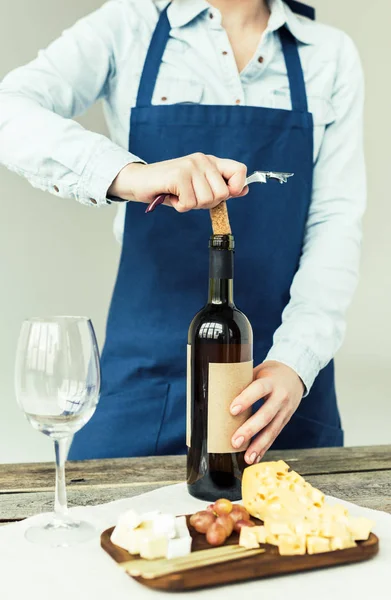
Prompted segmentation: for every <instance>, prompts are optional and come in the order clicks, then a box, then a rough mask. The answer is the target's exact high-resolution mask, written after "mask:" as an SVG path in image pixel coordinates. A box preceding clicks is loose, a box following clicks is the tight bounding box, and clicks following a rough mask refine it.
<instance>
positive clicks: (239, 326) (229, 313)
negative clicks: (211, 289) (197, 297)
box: [189, 304, 252, 344]
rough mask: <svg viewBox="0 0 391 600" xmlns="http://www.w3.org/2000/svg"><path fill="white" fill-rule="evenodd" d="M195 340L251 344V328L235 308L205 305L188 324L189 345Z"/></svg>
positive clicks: (240, 312)
mask: <svg viewBox="0 0 391 600" xmlns="http://www.w3.org/2000/svg"><path fill="white" fill-rule="evenodd" d="M195 340H199V341H205V342H208V341H214V342H216V341H218V342H220V343H242V344H252V328H251V324H250V321H249V320H248V318H247V317H246V315H245V314H244V313H243V312H242V311H241V310H239V309H238V308H237V307H236V306H229V305H216V304H207V305H206V306H205V307H204V308H203V309H202V310H200V311H199V312H198V313H197V314H196V316H195V317H194V319H193V321H192V322H191V324H190V328H189V344H191V343H193V342H194V341H195Z"/></svg>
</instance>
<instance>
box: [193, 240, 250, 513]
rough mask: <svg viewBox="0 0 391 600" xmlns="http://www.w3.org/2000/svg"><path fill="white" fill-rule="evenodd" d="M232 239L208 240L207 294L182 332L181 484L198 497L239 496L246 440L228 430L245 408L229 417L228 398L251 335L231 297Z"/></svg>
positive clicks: (241, 377)
mask: <svg viewBox="0 0 391 600" xmlns="http://www.w3.org/2000/svg"><path fill="white" fill-rule="evenodd" d="M234 246H235V242H234V238H233V236H232V235H212V237H211V238H210V242H209V255H210V262H209V299H208V303H207V304H206V306H205V307H204V308H203V309H202V310H201V311H200V312H199V313H198V314H197V315H196V316H195V317H194V319H193V321H192V323H191V325H190V328H189V336H188V365H187V435H186V438H187V440H186V441H187V446H188V457H187V485H188V490H189V493H190V494H191V495H192V496H195V497H196V498H200V499H201V500H209V501H215V500H217V499H218V498H221V497H224V498H228V499H229V500H238V499H240V498H241V478H242V473H243V470H244V467H245V466H246V465H245V461H244V453H245V450H246V448H247V447H248V444H247V445H244V446H243V447H241V448H239V449H238V450H235V449H234V448H233V446H232V443H231V439H232V436H233V434H234V432H235V431H236V430H237V429H238V427H240V425H241V424H243V423H244V422H245V421H246V420H247V419H248V418H249V416H250V415H251V408H250V409H249V410H248V411H246V412H244V413H242V414H240V415H238V416H236V417H234V416H232V415H231V413H230V405H231V402H232V401H233V400H234V398H236V396H237V395H238V394H239V393H240V392H241V391H242V390H243V389H244V388H245V387H247V385H249V384H250V383H251V381H252V380H253V334H252V329H251V325H250V323H249V321H248V319H247V317H246V316H245V315H244V314H243V313H242V312H241V311H240V310H239V309H238V308H237V307H236V306H235V304H234V300H233V267H234Z"/></svg>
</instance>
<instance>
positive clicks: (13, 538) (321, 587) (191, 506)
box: [0, 484, 391, 600]
mask: <svg viewBox="0 0 391 600" xmlns="http://www.w3.org/2000/svg"><path fill="white" fill-rule="evenodd" d="M328 501H329V502H336V501H337V500H335V499H333V498H328ZM338 502H340V503H343V504H345V505H346V506H347V507H348V509H349V511H350V512H351V514H352V515H354V516H365V517H368V518H370V519H373V520H374V521H376V527H375V530H374V531H375V533H376V534H377V535H378V536H379V538H380V553H379V554H378V556H377V557H375V558H374V559H372V560H370V561H368V562H364V563H358V564H355V565H347V566H342V567H334V568H332V569H325V570H320V571H313V572H307V573H300V574H296V575H284V576H281V577H276V578H271V579H264V580H258V581H251V582H249V583H240V584H235V585H230V586H223V587H218V588H213V589H209V590H203V591H199V592H187V593H185V592H182V593H175V595H174V596H173V597H175V599H177V600H182V599H183V598H187V599H188V600H195V599H197V600H198V598H202V599H205V600H206V599H211V598H212V599H213V600H234V599H235V600H237V599H238V598H240V600H246V599H247V598H248V599H249V600H250V599H251V600H255V599H259V600H261V599H262V600H353V599H354V600H391V515H389V514H387V513H382V512H378V511H374V510H369V509H365V508H359V507H357V506H354V505H352V504H348V503H346V502H341V501H339V500H338ZM206 504H207V503H205V502H200V501H198V500H196V499H194V498H192V497H191V496H189V495H188V493H187V490H186V486H185V484H179V485H173V486H169V487H165V488H161V489H159V490H155V491H153V492H148V493H147V494H142V495H141V496H137V497H134V498H130V499H125V500H119V501H117V502H111V503H109V504H105V505H101V506H95V507H83V508H74V509H72V510H71V513H72V516H73V517H74V518H80V519H84V520H88V521H90V522H92V523H93V524H94V525H95V526H96V528H97V531H98V532H102V531H103V530H104V529H107V528H108V527H111V526H112V525H115V523H116V521H117V518H118V516H119V515H120V514H121V513H122V512H124V511H125V510H127V509H129V508H133V509H135V510H139V511H140V512H146V511H148V510H154V509H156V508H158V509H159V510H161V511H167V512H175V513H176V514H181V513H182V514H183V513H190V512H195V511H197V510H201V509H202V508H204V507H205V506H206ZM42 520H45V517H44V516H43V515H38V516H36V517H32V518H30V519H27V520H25V521H22V522H21V523H15V524H12V525H7V526H5V527H2V528H0V586H1V588H0V590H1V592H0V598H1V600H25V599H26V600H49V599H50V600H79V599H80V600H81V599H83V600H108V598H110V599H112V600H147V599H148V600H150V599H151V600H152V599H155V600H157V599H158V598H163V597H165V598H166V599H167V597H170V594H167V593H166V592H157V591H153V590H149V589H148V588H146V587H144V586H142V585H140V584H138V583H137V582H135V581H133V580H132V579H131V578H130V577H129V576H128V575H126V574H125V573H123V572H122V571H121V570H120V569H119V568H118V566H117V565H116V563H115V562H114V561H113V560H112V559H111V558H110V557H109V556H108V555H107V554H106V553H105V552H104V551H103V550H102V549H101V548H100V545H99V536H98V535H97V538H96V539H95V540H93V541H91V542H87V543H85V544H81V545H79V546H76V547H73V548H58V549H50V548H42V547H40V546H37V545H34V544H31V543H29V542H27V541H26V540H25V538H24V531H25V529H26V528H27V527H29V526H30V525H32V524H37V523H39V522H42Z"/></svg>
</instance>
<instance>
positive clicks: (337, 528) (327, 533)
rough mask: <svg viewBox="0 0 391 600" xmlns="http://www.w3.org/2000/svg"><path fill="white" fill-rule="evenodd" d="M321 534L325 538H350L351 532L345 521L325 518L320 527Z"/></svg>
mask: <svg viewBox="0 0 391 600" xmlns="http://www.w3.org/2000/svg"><path fill="white" fill-rule="evenodd" d="M319 534H320V535H321V536H322V537H325V538H348V537H350V532H349V530H348V528H347V527H346V525H345V524H344V523H339V522H338V521H331V520H330V519H324V520H323V521H322V523H321V524H320V527H319Z"/></svg>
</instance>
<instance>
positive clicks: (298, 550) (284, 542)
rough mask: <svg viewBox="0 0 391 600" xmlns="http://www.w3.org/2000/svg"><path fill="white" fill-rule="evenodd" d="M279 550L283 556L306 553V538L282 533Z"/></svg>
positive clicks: (279, 539)
mask: <svg viewBox="0 0 391 600" xmlns="http://www.w3.org/2000/svg"><path fill="white" fill-rule="evenodd" d="M278 551H279V553H280V554H281V556H293V555H296V554H305V552H306V539H305V537H304V536H299V535H280V537H279V538H278Z"/></svg>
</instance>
